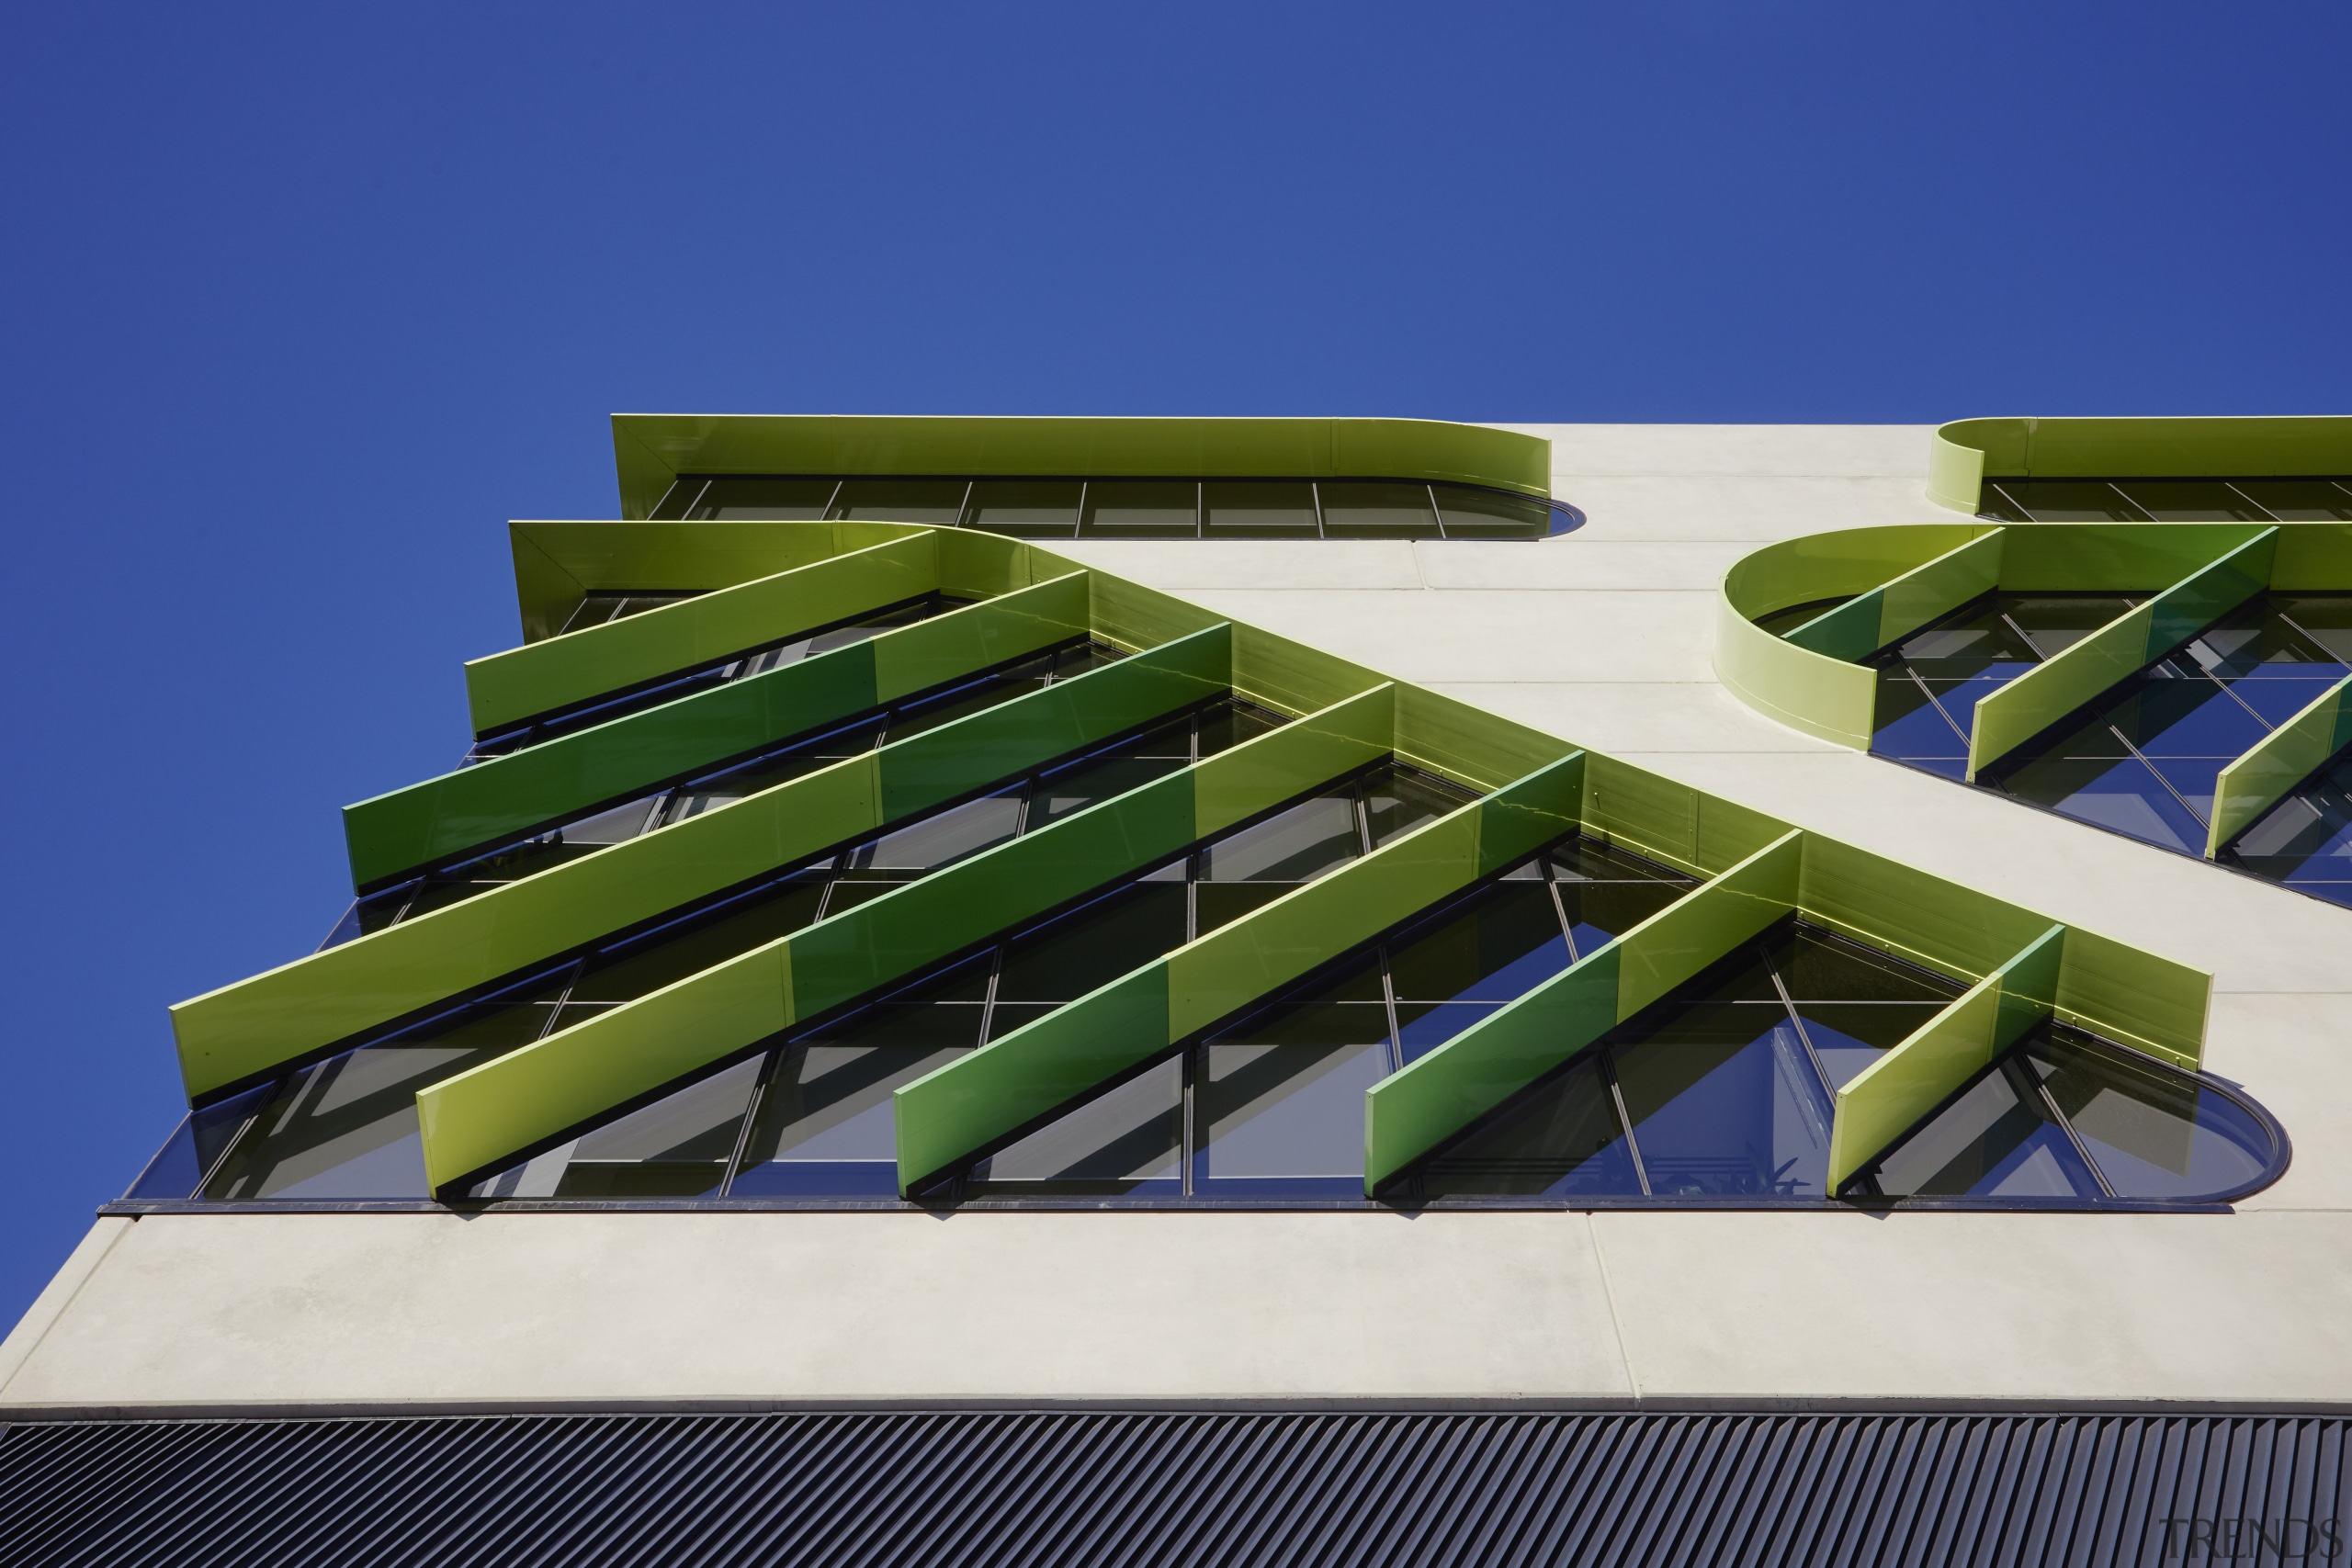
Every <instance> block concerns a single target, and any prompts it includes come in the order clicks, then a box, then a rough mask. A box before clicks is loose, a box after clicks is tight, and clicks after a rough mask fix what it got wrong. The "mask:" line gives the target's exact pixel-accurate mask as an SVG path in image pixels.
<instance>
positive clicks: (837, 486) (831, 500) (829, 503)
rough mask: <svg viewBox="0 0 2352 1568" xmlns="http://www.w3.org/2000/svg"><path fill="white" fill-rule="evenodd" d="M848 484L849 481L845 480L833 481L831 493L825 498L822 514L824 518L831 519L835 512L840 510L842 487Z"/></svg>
mask: <svg viewBox="0 0 2352 1568" xmlns="http://www.w3.org/2000/svg"><path fill="white" fill-rule="evenodd" d="M848 483H849V480H848V479H835V480H834V481H833V493H832V494H831V495H829V496H827V497H825V510H824V513H823V515H824V516H825V517H827V518H829V519H831V518H832V516H833V513H835V512H838V511H839V510H841V504H842V486H844V485H846V484H848ZM836 521H837V519H836Z"/></svg>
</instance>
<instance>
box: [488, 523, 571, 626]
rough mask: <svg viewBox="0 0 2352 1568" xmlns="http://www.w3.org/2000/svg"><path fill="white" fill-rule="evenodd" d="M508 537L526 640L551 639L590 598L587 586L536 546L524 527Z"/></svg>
mask: <svg viewBox="0 0 2352 1568" xmlns="http://www.w3.org/2000/svg"><path fill="white" fill-rule="evenodd" d="M508 535H509V537H508V544H509V545H510V547H512V548H513V551H514V556H515V601H516V603H517V604H518V605H519V607H520V609H521V611H522V617H523V640H524V641H525V642H537V641H539V640H540V639H542V638H544V637H553V636H555V635H556V634H557V633H558V632H560V631H561V630H562V629H563V626H564V624H565V623H566V622H567V621H569V620H571V613H572V612H573V611H574V610H577V609H578V608H580V602H581V601H582V599H584V598H586V597H587V596H588V588H587V585H586V584H585V583H583V582H582V581H580V580H579V579H578V578H576V577H574V576H573V575H572V574H571V572H569V571H566V570H564V569H563V567H562V565H561V563H560V562H558V561H557V560H556V558H554V557H553V556H550V555H549V554H548V552H547V551H545V550H543V549H541V548H540V547H538V546H537V544H534V543H533V542H532V541H531V539H530V538H529V537H528V536H526V534H525V533H524V531H523V529H522V528H521V527H520V526H514V527H510V528H509V530H508Z"/></svg>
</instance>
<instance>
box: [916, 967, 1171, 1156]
mask: <svg viewBox="0 0 2352 1568" xmlns="http://www.w3.org/2000/svg"><path fill="white" fill-rule="evenodd" d="M1169 1042H1170V1036H1169V1032H1168V966H1167V965H1166V964H1148V965H1146V966H1145V967H1143V968H1140V969H1137V970H1135V971H1133V972H1132V973H1130V974H1127V975H1123V976H1120V977H1119V978H1118V979H1116V980H1114V981H1112V982H1111V983H1110V984H1109V985H1107V986H1104V987H1102V988H1101V989H1099V990H1096V991H1092V992H1090V993H1088V994H1087V995H1086V996H1083V997H1080V998H1079V999H1078V1000H1076V1001H1074V1002H1071V1003H1070V1004H1069V1006H1067V1007H1063V1008H1057V1009H1056V1010H1054V1011H1052V1012H1049V1013H1047V1014H1046V1016H1045V1017H1043V1018H1041V1019H1038V1020H1037V1021H1035V1022H1033V1023H1029V1024H1026V1025H1024V1026H1023V1027H1022V1028H1020V1029H1016V1030H1014V1031H1013V1032H1012V1033H1010V1034H1007V1035H1005V1036H1004V1037H1003V1038H1002V1039H1000V1040H995V1041H991V1042H990V1043H988V1044H987V1045H985V1046H983V1047H981V1048H980V1049H979V1050H978V1051H975V1052H973V1053H972V1054H970V1055H967V1056H964V1057H961V1058H959V1059H958V1060H956V1061H953V1062H950V1063H948V1064H946V1065H945V1066H942V1067H939V1068H936V1069H934V1070H933V1071H932V1072H930V1073H928V1074H925V1075H924V1076H923V1077H920V1078H917V1079H915V1080H914V1081H913V1082H912V1083H910V1084H904V1085H901V1086H900V1087H899V1089H897V1090H895V1091H894V1092H893V1093H892V1095H891V1106H890V1110H891V1115H892V1117H893V1118H894V1119H895V1123H896V1126H897V1131H898V1157H899V1191H900V1192H902V1193H904V1192H910V1191H912V1190H914V1189H915V1188H917V1187H919V1186H922V1184H923V1183H924V1182H926V1181H929V1180H930V1179H933V1177H935V1176H937V1175H939V1174H940V1173H942V1172H943V1171H945V1170H946V1169H948V1168H950V1167H952V1166H955V1165H956V1164H958V1163H960V1162H961V1161H963V1160H965V1159H967V1158H968V1157H970V1156H972V1155H973V1154H975V1153H977V1152H978V1150H980V1149H983V1148H986V1147H987V1146H988V1145H989V1144H991V1143H994V1142H995V1141H996V1140H997V1139H999V1138H1001V1137H1003V1136H1005V1135H1006V1134H1009V1133H1012V1132H1013V1131H1014V1130H1016V1129H1018V1128H1020V1127H1023V1126H1025V1125H1027V1124H1028V1123H1029V1122H1033V1121H1035V1120H1036V1119H1037V1118H1038V1117H1040V1116H1043V1115H1045V1114H1046V1112H1047V1111H1051V1110H1053V1109H1054V1108H1055V1107H1056V1106H1057V1105H1060V1104H1063V1103H1064V1102H1066V1101H1068V1100H1075V1099H1076V1098H1078V1096H1080V1095H1081V1094H1084V1093H1085V1092H1086V1091H1087V1090H1088V1089H1091V1088H1093V1087H1094V1086H1095V1085H1096V1084H1099V1083H1103V1082H1105V1081H1107V1080H1108V1079H1110V1078H1112V1077H1115V1076H1116V1075H1117V1074H1119V1073H1121V1072H1123V1071H1125V1069H1126V1068H1128V1067H1131V1066H1135V1065H1136V1063H1137V1062H1140V1061H1142V1060H1144V1059H1145V1058H1146V1057H1148V1056H1151V1055H1155V1054H1156V1053H1158V1052H1160V1051H1163V1050H1165V1049H1167V1047H1168V1044H1169Z"/></svg>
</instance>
